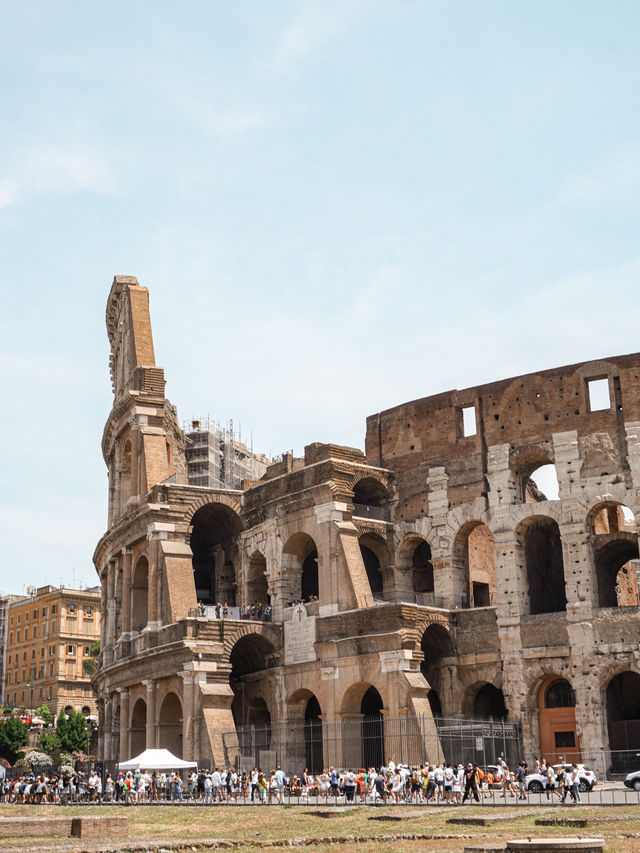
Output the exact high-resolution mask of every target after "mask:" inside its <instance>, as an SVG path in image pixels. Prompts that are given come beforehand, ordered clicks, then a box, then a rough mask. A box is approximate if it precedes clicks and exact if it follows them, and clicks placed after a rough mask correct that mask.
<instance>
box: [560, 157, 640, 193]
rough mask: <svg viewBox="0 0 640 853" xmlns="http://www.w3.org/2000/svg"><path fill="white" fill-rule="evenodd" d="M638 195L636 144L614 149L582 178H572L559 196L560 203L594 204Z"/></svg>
mask: <svg viewBox="0 0 640 853" xmlns="http://www.w3.org/2000/svg"><path fill="white" fill-rule="evenodd" d="M638 192H640V144H631V143H630V144H627V145H622V146H619V147H617V148H615V149H614V150H613V151H611V152H610V153H609V155H608V156H607V157H606V159H605V160H604V162H602V163H601V164H600V165H599V166H597V167H596V168H594V169H592V170H591V171H590V172H586V173H584V174H582V175H572V176H571V177H570V178H569V179H568V180H567V181H566V182H565V185H564V187H563V189H562V191H561V193H560V198H559V201H560V203H564V204H586V205H598V204H605V203H607V202H610V201H618V200H621V199H625V198H629V197H631V196H633V195H635V194H636V193H638Z"/></svg>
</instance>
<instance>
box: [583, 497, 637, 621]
mask: <svg viewBox="0 0 640 853" xmlns="http://www.w3.org/2000/svg"><path fill="white" fill-rule="evenodd" d="M586 524H587V531H588V534H589V540H590V544H591V549H592V554H593V566H594V570H595V580H596V584H595V586H596V589H597V594H598V605H599V606H600V607H635V606H637V605H638V603H639V596H638V570H640V553H639V551H638V532H637V527H636V523H635V518H634V514H633V512H632V511H631V510H630V509H629V507H627V506H625V505H624V504H622V503H621V502H619V501H616V500H605V501H601V502H599V503H596V504H595V505H594V506H593V507H591V509H590V510H589V512H588V514H587V519H586Z"/></svg>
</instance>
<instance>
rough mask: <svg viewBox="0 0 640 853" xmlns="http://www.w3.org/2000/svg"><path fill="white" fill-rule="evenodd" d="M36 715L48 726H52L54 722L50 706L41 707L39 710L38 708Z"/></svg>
mask: <svg viewBox="0 0 640 853" xmlns="http://www.w3.org/2000/svg"><path fill="white" fill-rule="evenodd" d="M36 714H37V715H38V717H42V719H43V720H44V723H45V725H46V726H50V725H51V723H52V722H53V714H52V713H51V708H50V707H49V706H48V705H40V707H39V708H36Z"/></svg>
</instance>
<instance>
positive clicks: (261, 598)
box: [245, 551, 269, 605]
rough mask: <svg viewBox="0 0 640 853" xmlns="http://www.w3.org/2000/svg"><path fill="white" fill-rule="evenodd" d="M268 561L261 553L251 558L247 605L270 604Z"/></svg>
mask: <svg viewBox="0 0 640 853" xmlns="http://www.w3.org/2000/svg"><path fill="white" fill-rule="evenodd" d="M266 572H267V561H266V559H265V557H264V556H263V555H262V554H261V553H260V551H254V552H253V554H252V555H251V557H249V571H248V575H247V596H246V602H245V603H246V604H263V605H264V604H268V603H269V593H268V585H267V574H266Z"/></svg>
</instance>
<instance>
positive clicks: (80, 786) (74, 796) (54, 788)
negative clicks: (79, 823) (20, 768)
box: [0, 772, 103, 804]
mask: <svg viewBox="0 0 640 853" xmlns="http://www.w3.org/2000/svg"><path fill="white" fill-rule="evenodd" d="M102 799H103V786H102V779H101V777H100V774H99V773H96V772H93V773H89V774H87V775H85V774H84V773H73V774H71V773H64V774H63V773H61V774H59V775H51V776H48V775H47V774H45V773H40V774H36V773H28V774H25V775H24V776H19V777H18V778H17V779H0V802H2V803H20V804H23V803H54V804H57V803H61V804H64V803H82V802H101V801H102Z"/></svg>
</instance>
